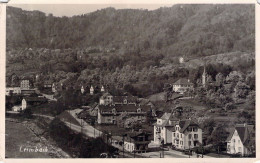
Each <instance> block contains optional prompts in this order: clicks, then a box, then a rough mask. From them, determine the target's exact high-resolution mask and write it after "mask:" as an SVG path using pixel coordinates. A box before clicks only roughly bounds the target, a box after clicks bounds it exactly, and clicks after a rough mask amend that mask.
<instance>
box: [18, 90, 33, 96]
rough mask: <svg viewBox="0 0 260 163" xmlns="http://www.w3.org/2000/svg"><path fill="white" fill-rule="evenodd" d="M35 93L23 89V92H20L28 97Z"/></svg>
mask: <svg viewBox="0 0 260 163" xmlns="http://www.w3.org/2000/svg"><path fill="white" fill-rule="evenodd" d="M34 93H35V89H24V90H21V94H22V95H23V96H30V95H31V94H34Z"/></svg>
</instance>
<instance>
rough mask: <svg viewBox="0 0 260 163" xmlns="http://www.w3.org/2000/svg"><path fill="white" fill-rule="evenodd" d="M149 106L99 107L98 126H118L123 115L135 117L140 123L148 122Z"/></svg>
mask: <svg viewBox="0 0 260 163" xmlns="http://www.w3.org/2000/svg"><path fill="white" fill-rule="evenodd" d="M149 110H150V107H149V106H141V105H99V106H98V120H97V121H98V124H117V123H118V122H119V120H120V119H121V116H122V115H123V114H126V115H127V116H128V117H135V118H137V119H138V121H139V122H140V123H143V122H145V121H146V115H147V112H148V111H149Z"/></svg>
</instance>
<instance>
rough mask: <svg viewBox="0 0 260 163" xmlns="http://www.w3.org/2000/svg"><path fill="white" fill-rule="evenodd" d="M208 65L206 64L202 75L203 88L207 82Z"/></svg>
mask: <svg viewBox="0 0 260 163" xmlns="http://www.w3.org/2000/svg"><path fill="white" fill-rule="evenodd" d="M206 78H207V72H206V63H204V71H203V74H202V86H203V87H205V85H206V81H207V79H206Z"/></svg>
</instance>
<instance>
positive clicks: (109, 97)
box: [99, 93, 113, 105]
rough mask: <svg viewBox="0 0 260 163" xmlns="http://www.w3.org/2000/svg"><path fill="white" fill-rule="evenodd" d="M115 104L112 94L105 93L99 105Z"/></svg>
mask: <svg viewBox="0 0 260 163" xmlns="http://www.w3.org/2000/svg"><path fill="white" fill-rule="evenodd" d="M111 104H113V96H112V95H111V94H110V93H104V94H103V95H102V96H101V97H100V99H99V105H111Z"/></svg>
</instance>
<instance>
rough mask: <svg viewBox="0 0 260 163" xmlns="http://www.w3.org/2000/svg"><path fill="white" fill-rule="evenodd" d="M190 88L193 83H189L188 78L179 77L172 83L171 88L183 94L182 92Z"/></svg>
mask: <svg viewBox="0 0 260 163" xmlns="http://www.w3.org/2000/svg"><path fill="white" fill-rule="evenodd" d="M192 89H193V83H191V82H190V80H189V79H183V78H182V79H179V80H177V81H176V82H175V83H173V85H172V90H173V91H174V92H177V93H180V94H183V93H184V92H187V91H188V90H192Z"/></svg>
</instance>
